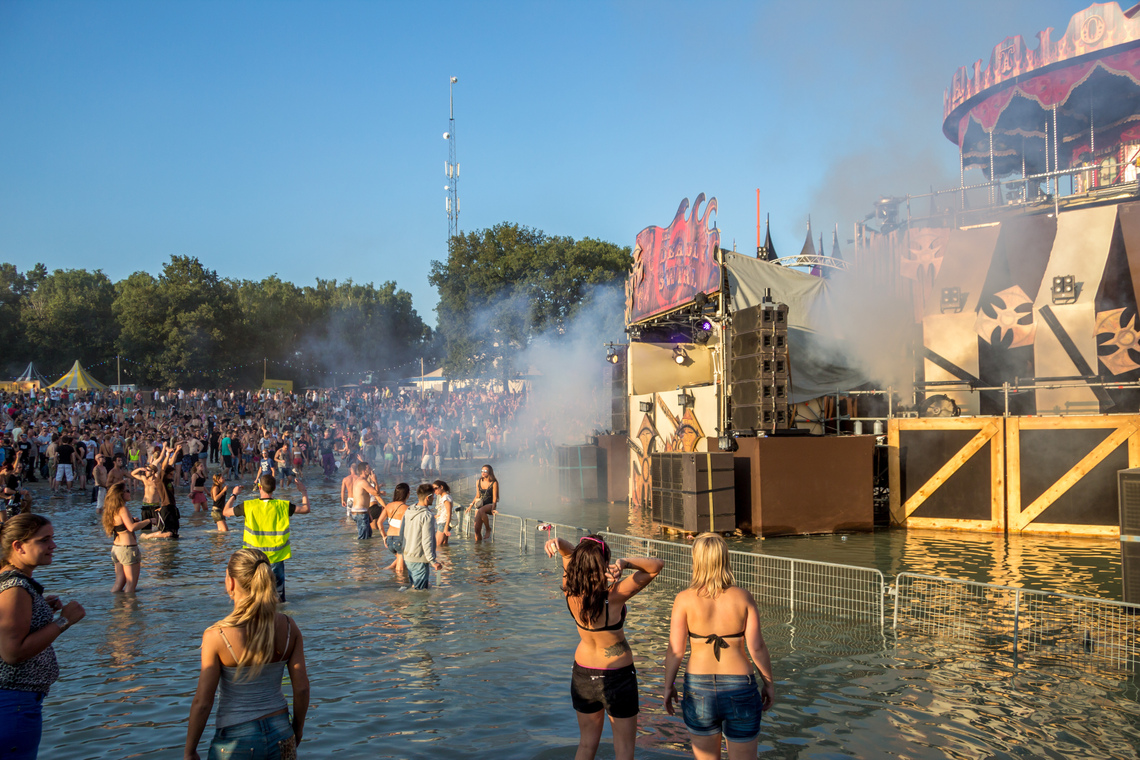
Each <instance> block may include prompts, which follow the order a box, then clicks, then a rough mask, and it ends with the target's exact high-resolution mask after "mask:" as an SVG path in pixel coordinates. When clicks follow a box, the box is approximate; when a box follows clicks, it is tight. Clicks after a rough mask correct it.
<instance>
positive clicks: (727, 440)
mask: <svg viewBox="0 0 1140 760" xmlns="http://www.w3.org/2000/svg"><path fill="white" fill-rule="evenodd" d="M716 445H717V448H718V449H720V450H721V451H736V450H737V449H739V448H740V446H739V445H738V444H737V443H736V436H733V435H722V436H720V437H719V438H717V441H716Z"/></svg>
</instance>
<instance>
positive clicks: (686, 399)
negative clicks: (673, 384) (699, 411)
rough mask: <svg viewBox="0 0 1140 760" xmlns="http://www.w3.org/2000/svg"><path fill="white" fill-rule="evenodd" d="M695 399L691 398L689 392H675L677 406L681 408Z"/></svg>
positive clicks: (691, 403) (689, 404)
mask: <svg viewBox="0 0 1140 760" xmlns="http://www.w3.org/2000/svg"><path fill="white" fill-rule="evenodd" d="M695 401H696V399H695V398H693V395H692V394H691V393H686V392H685V391H681V392H680V393H678V394H677V406H679V407H681V408H682V409H684V408H685V407H687V406H692V405H693V403H694V402H695Z"/></svg>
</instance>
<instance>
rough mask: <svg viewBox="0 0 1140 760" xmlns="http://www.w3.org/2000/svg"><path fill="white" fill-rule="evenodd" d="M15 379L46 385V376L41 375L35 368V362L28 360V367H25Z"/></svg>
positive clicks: (21, 381) (19, 381)
mask: <svg viewBox="0 0 1140 760" xmlns="http://www.w3.org/2000/svg"><path fill="white" fill-rule="evenodd" d="M15 380H16V382H17V383H40V384H41V385H47V378H46V377H44V376H43V373H42V372H40V371H39V370H38V369H36V363H35V362H28V368H27V369H25V370H24V372H23V373H22V374H21V375H20V376H19V377H17V378H15Z"/></svg>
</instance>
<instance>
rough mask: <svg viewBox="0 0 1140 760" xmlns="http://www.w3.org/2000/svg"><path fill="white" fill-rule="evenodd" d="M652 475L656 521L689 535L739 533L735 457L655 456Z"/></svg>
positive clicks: (722, 455) (706, 455)
mask: <svg viewBox="0 0 1140 760" xmlns="http://www.w3.org/2000/svg"><path fill="white" fill-rule="evenodd" d="M650 472H651V473H652V476H653V493H652V497H651V514H652V515H653V521H654V522H658V523H660V524H661V525H664V526H665V527H667V528H676V529H678V530H684V531H688V532H690V533H700V532H702V531H714V532H717V533H722V532H728V531H732V530H736V486H735V480H734V474H733V462H732V454H729V453H722V452H716V453H713V452H709V453H702V452H685V453H660V454H653V455H652V457H651V458H650Z"/></svg>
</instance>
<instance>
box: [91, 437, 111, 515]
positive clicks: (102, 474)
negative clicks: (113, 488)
mask: <svg viewBox="0 0 1140 760" xmlns="http://www.w3.org/2000/svg"><path fill="white" fill-rule="evenodd" d="M91 477H92V479H94V481H95V487H96V488H98V489H99V493H98V495H97V496H96V497H95V509H96V510H97V511H102V509H103V500H104V499H106V498H107V487H108V484H107V458H106V457H105V456H103V453H102V452H100V453H98V454H96V455H95V469H93V470H92V471H91Z"/></svg>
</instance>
